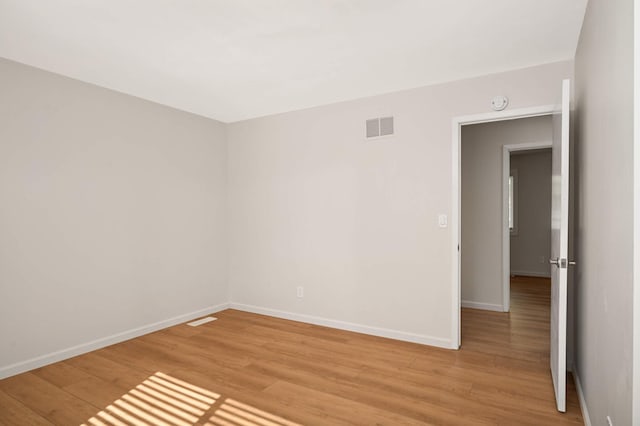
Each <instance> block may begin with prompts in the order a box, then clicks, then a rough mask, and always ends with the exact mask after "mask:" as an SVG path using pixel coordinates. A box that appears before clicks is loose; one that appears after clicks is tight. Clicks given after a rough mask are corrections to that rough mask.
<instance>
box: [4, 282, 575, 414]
mask: <svg viewBox="0 0 640 426" xmlns="http://www.w3.org/2000/svg"><path fill="white" fill-rule="evenodd" d="M216 316H217V317H218V318H219V319H218V320H217V321H215V322H211V323H208V324H205V325H202V326H200V327H196V328H193V327H188V326H186V325H179V326H176V327H172V328H169V329H166V330H163V331H160V332H157V333H153V334H149V335H147V336H144V337H141V338H137V339H134V340H130V341H128V342H124V343H121V344H118V345H114V346H110V347H108V348H105V349H101V350H98V351H95V352H91V353H89V354H86V355H82V356H79V357H76V358H73V359H70V360H67V361H63V362H59V363H57V364H52V365H50V366H47V367H44V368H40V369H37V370H34V371H31V372H28V373H25V374H21V375H18V376H14V377H11V378H8V379H5V380H2V381H0V424H6V425H49V424H57V425H65V426H68V425H80V424H86V425H96V426H98V425H107V424H115V425H129V424H133V425H146V424H151V425H175V426H183V425H185V426H186V425H194V424H197V425H211V426H213V425H232V426H246V425H261V426H269V425H274V426H276V425H277V426H289V425H294V424H317V425H352V424H362V425H374V424H376V425H379V424H388V425H404V424H446V425H484V424H501V425H553V424H582V417H581V414H580V409H579V407H578V402H577V397H576V392H575V388H574V386H573V382H572V381H571V380H569V389H568V395H569V398H568V412H567V413H566V414H560V413H558V412H556V410H555V405H554V398H553V389H552V385H551V379H550V375H549V367H548V364H549V360H548V353H549V343H548V328H549V323H548V317H549V284H548V281H547V280H540V279H515V280H514V281H513V283H512V312H511V313H510V314H504V313H495V312H487V311H479V310H472V309H465V310H463V314H462V316H463V318H462V324H463V332H462V339H463V340H462V342H463V346H462V350H460V351H450V350H444V349H437V348H431V347H426V346H421V345H416V344H410V343H404V342H398V341H393V340H387V339H381V338H377V337H371V336H366V335H361V334H356V333H350V332H344V331H339V330H333V329H328V328H323V327H318V326H314V325H309V324H302V323H296V322H291V321H285V320H280V319H275V318H270V317H265V316H260V315H254V314H248V313H244V312H239V311H234V310H227V311H224V312H221V313H218V314H217V315H216Z"/></svg>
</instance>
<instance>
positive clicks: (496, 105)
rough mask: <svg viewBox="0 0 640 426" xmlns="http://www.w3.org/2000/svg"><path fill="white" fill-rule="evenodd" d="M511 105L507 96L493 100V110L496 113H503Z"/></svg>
mask: <svg viewBox="0 0 640 426" xmlns="http://www.w3.org/2000/svg"><path fill="white" fill-rule="evenodd" d="M507 105H509V98H507V97H506V96H496V97H495V98H493V99H492V100H491V108H493V110H494V111H502V110H503V109H505V108H506V107H507Z"/></svg>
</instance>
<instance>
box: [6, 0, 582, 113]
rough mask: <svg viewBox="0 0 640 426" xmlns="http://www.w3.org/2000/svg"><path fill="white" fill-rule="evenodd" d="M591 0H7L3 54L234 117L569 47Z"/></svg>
mask: <svg viewBox="0 0 640 426" xmlns="http://www.w3.org/2000/svg"><path fill="white" fill-rule="evenodd" d="M586 3H587V0H455V1H454V0H55V1H53V0H0V56H2V57H5V58H8V59H12V60H15V61H18V62H22V63H25V64H28V65H33V66H36V67H39V68H43V69H46V70H49V71H53V72H56V73H60V74H64V75H67V76H70V77H74V78H77V79H79V80H82V81H86V82H90V83H94V84H97V85H99V86H103V87H107V88H110V89H114V90H118V91H120V92H124V93H128V94H131V95H135V96H138V97H141V98H144V99H149V100H152V101H155V102H158V103H161V104H165V105H170V106H172V107H175V108H179V109H182V110H185V111H190V112H193V113H196V114H200V115H204V116H207V117H211V118H215V119H218V120H221V121H225V122H232V121H238V120H243V119H247V118H252V117H258V116H263V115H268V114H273V113H278V112H284V111H291V110H296V109H301V108H306V107H311V106H315V105H322V104H328V103H332V102H337V101H342V100H348V99H354V98H360V97H365V96H371V95H375V94H380V93H386V92H391V91H396V90H402V89H408V88H412V87H419V86H424V85H428V84H433V83H438V82H443V81H450V80H456V79H460V78H465V77H471V76H476V75H481V74H487V73H492V72H499V71H504V70H509V69H515V68H521V67H526V66H530V65H536V64H541V63H546V62H554V61H559V60H565V59H571V58H573V56H574V53H575V48H576V44H577V40H578V35H579V32H580V27H581V25H582V19H583V16H584V10H585V7H586Z"/></svg>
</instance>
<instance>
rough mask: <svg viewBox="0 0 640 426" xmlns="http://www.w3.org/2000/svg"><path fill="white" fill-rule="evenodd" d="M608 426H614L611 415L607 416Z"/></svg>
mask: <svg viewBox="0 0 640 426" xmlns="http://www.w3.org/2000/svg"><path fill="white" fill-rule="evenodd" d="M607 426H613V422H612V421H611V416H607Z"/></svg>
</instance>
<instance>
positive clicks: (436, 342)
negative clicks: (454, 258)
mask: <svg viewBox="0 0 640 426" xmlns="http://www.w3.org/2000/svg"><path fill="white" fill-rule="evenodd" d="M229 308H231V309H237V310H239V311H245V312H251V313H254V314H261V315H267V316H271V317H276V318H282V319H287V320H292V321H299V322H304V323H308V324H315V325H322V326H325V327H331V328H337V329H339V330H347V331H354V332H356V333H363V334H370V335H372V336H379V337H386V338H389V339H395V340H402V341H405V342H412V343H420V344H423V345H429V346H437V347H439V348H446V349H457V348H454V347H453V346H452V345H451V340H449V339H444V338H441V337H432V336H426V335H422V334H416V333H408V332H405V331H398V330H390V329H387V328H379V327H371V326H367V325H362V324H354V323H351V322H346V321H339V320H332V319H328V318H321V317H316V316H312V315H305V314H296V313H293V312H286V311H280V310H277V309H270V308H263V307H260V306H253V305H245V304H242V303H233V302H232V303H231V304H230V305H229Z"/></svg>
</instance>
